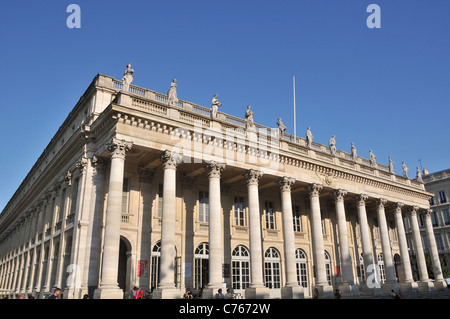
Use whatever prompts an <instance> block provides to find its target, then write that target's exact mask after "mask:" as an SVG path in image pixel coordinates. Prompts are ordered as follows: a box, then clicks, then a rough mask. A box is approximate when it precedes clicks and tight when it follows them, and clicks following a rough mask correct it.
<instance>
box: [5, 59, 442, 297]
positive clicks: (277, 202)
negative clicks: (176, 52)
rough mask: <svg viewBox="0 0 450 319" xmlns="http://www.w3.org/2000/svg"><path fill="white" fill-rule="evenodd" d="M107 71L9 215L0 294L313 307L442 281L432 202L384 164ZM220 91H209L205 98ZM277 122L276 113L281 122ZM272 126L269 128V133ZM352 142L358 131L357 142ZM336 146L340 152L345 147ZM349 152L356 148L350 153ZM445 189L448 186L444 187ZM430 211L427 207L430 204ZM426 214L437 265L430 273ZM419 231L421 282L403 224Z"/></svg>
mask: <svg viewBox="0 0 450 319" xmlns="http://www.w3.org/2000/svg"><path fill="white" fill-rule="evenodd" d="M133 74H134V71H133V70H132V69H131V65H128V66H127V69H126V71H125V74H124V77H123V79H122V80H117V79H115V78H113V77H111V76H107V75H103V74H98V75H97V76H96V77H95V78H94V80H93V81H92V83H91V84H90V85H89V87H88V88H87V90H86V91H85V93H84V94H83V95H82V96H81V98H80V100H79V101H78V103H77V104H76V105H75V107H74V109H73V110H72V112H71V113H70V114H69V115H68V117H67V119H66V120H65V121H64V123H63V124H62V125H61V127H60V129H59V130H58V132H57V133H56V134H55V136H54V137H53V139H52V140H51V141H50V143H49V144H48V146H47V147H46V149H45V150H44V152H43V153H42V155H41V156H40V157H39V159H38V160H37V162H36V164H35V165H34V166H33V168H32V169H31V171H30V172H29V174H28V175H27V176H26V178H25V179H24V181H23V182H22V184H21V185H20V187H19V188H18V190H17V191H16V192H15V194H14V196H13V197H12V198H11V200H10V201H9V203H8V204H7V206H6V207H5V209H4V210H3V212H2V213H1V214H0V293H1V294H3V295H14V294H17V293H25V294H28V295H30V294H32V295H34V296H36V297H42V295H44V294H46V293H49V292H50V291H51V290H52V289H53V287H55V286H56V287H60V288H61V289H62V290H63V297H64V298H81V296H83V295H84V294H86V293H88V294H90V295H91V297H92V298H123V297H124V293H126V292H128V291H130V289H131V288H132V287H134V286H137V287H140V288H142V289H144V290H148V291H152V295H153V298H180V297H181V296H182V294H183V292H184V291H185V289H187V288H190V289H192V290H193V291H194V292H195V293H198V292H200V291H202V297H203V298H212V297H213V295H214V294H215V293H216V292H217V290H218V289H219V288H224V287H227V288H228V287H229V288H233V290H234V292H235V293H236V295H237V296H238V297H243V298H309V297H310V296H311V295H312V292H313V290H314V289H315V288H317V289H318V290H319V292H320V294H321V295H322V296H325V297H330V296H332V293H333V291H334V289H335V288H339V289H340V290H341V292H342V293H343V294H344V295H352V296H358V295H362V294H366V295H374V294H382V293H388V292H390V291H391V289H396V290H397V289H400V288H401V289H402V290H403V291H404V292H406V291H417V290H420V291H431V290H435V289H443V288H444V287H445V283H444V281H443V278H442V270H441V267H440V264H439V255H438V252H439V244H438V245H436V240H435V238H436V237H435V234H434V230H433V221H432V215H433V214H432V210H430V203H429V200H430V198H431V197H432V196H433V194H432V193H430V192H429V191H427V190H425V187H424V184H423V183H422V182H421V181H420V180H413V179H409V178H408V177H405V176H400V175H396V174H395V173H394V171H393V169H392V166H391V165H392V164H391V165H384V164H382V163H377V162H376V158H375V156H374V155H373V153H372V151H371V152H370V155H369V158H368V159H366V158H364V157H362V156H360V155H358V154H357V152H356V148H355V147H354V146H353V145H352V146H353V147H352V149H351V151H350V152H346V151H343V150H340V149H337V148H336V146H335V145H336V141H335V139H334V137H333V143H331V140H330V145H329V146H326V145H322V144H319V143H316V142H314V141H313V136H312V133H311V130H310V128H308V133H307V136H306V137H305V138H302V137H295V136H292V135H289V134H287V133H285V127H284V125H282V122H281V119H278V127H275V128H269V127H265V126H262V125H259V124H258V123H256V121H254V118H253V117H254V113H253V112H255V113H256V114H257V108H256V107H254V108H252V107H250V106H243V111H242V115H243V116H242V118H241V117H236V116H232V115H230V114H227V113H226V112H222V111H226V110H227V106H226V105H224V106H222V105H221V103H220V102H219V101H218V99H219V97H218V96H217V95H213V94H211V98H212V100H211V107H204V106H200V105H197V104H194V103H191V102H188V101H184V100H181V99H178V97H177V92H176V88H177V85H178V84H177V82H176V80H174V81H173V82H172V84H171V85H170V88H169V90H168V93H167V95H166V94H161V93H158V92H155V91H152V90H149V89H145V88H141V87H138V86H135V85H134V84H132V82H133ZM212 93H214V92H212ZM276 119H277V116H276V114H275V115H274V123H275V122H276ZM274 125H275V124H274ZM355 133H356V132H355ZM337 144H338V143H337ZM349 149H350V147H349ZM447 190H448V189H447ZM432 207H433V206H432ZM417 216H423V223H424V225H425V229H426V232H425V237H426V238H427V239H428V242H427V243H428V244H429V249H428V250H427V252H429V254H430V256H431V259H432V262H433V267H434V268H433V269H434V275H435V276H434V277H435V280H434V281H431V280H430V278H429V276H428V273H427V268H426V265H425V254H424V253H425V249H427V247H426V245H424V242H423V241H422V239H423V237H422V236H421V233H420V226H419V224H418V219H417ZM405 220H407V221H408V222H409V225H411V229H412V232H411V234H412V239H411V241H410V245H412V246H413V247H414V249H415V252H416V255H415V256H416V260H417V263H416V264H417V269H418V273H419V277H418V278H414V277H413V269H412V267H411V261H410V255H409V250H408V244H407V239H406V238H407V237H406V233H405V225H404V221H405Z"/></svg>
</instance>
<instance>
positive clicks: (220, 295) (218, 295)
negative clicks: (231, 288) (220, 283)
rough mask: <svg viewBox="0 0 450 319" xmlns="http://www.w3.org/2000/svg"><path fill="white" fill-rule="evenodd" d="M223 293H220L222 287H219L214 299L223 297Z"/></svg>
mask: <svg viewBox="0 0 450 319" xmlns="http://www.w3.org/2000/svg"><path fill="white" fill-rule="evenodd" d="M224 298H225V297H224V295H223V293H222V289H219V290H218V291H217V294H216V299H224Z"/></svg>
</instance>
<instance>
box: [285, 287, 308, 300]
mask: <svg viewBox="0 0 450 319" xmlns="http://www.w3.org/2000/svg"><path fill="white" fill-rule="evenodd" d="M304 298H305V288H303V287H302V286H293V287H283V288H281V299H304Z"/></svg>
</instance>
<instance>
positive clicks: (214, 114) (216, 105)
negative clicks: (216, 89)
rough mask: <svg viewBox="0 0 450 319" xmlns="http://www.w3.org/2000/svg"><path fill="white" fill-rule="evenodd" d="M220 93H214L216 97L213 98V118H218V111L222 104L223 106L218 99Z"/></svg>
mask: <svg viewBox="0 0 450 319" xmlns="http://www.w3.org/2000/svg"><path fill="white" fill-rule="evenodd" d="M218 96H219V95H218V94H214V97H213V98H212V100H211V117H212V118H213V119H215V118H217V111H218V109H219V107H220V106H222V103H220V102H219V100H217V97H218Z"/></svg>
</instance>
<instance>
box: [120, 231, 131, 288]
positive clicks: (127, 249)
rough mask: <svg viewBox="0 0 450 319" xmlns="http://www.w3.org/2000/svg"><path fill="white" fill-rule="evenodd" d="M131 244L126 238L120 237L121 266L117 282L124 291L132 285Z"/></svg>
mask: <svg viewBox="0 0 450 319" xmlns="http://www.w3.org/2000/svg"><path fill="white" fill-rule="evenodd" d="M130 259H131V244H130V242H129V241H128V240H127V239H126V238H124V237H122V236H121V237H120V245H119V268H118V272H117V282H118V284H119V288H120V289H123V291H124V292H125V291H129V290H130V289H131V287H130V276H129V273H130V266H131V260H130Z"/></svg>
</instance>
